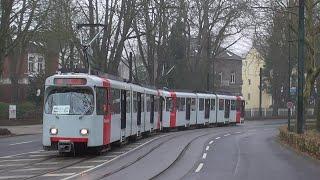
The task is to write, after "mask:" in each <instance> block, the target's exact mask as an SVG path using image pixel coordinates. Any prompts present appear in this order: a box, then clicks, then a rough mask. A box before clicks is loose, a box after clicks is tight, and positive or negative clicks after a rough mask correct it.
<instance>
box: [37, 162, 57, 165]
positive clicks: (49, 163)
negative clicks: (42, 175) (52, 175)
mask: <svg viewBox="0 0 320 180" xmlns="http://www.w3.org/2000/svg"><path fill="white" fill-rule="evenodd" d="M55 164H59V163H58V162H42V163H37V165H55Z"/></svg>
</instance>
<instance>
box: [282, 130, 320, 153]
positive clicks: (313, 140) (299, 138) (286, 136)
mask: <svg viewBox="0 0 320 180" xmlns="http://www.w3.org/2000/svg"><path fill="white" fill-rule="evenodd" d="M279 130H280V133H279V138H280V140H281V141H283V142H285V143H287V144H289V145H290V146H292V147H293V148H295V149H297V150H299V151H301V152H306V153H308V154H310V155H311V156H314V157H316V158H318V159H320V134H319V133H318V132H316V131H315V130H312V131H306V132H305V133H304V134H297V133H295V132H289V131H288V129H287V127H286V126H284V127H281V128H280V129H279Z"/></svg>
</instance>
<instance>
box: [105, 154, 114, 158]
mask: <svg viewBox="0 0 320 180" xmlns="http://www.w3.org/2000/svg"><path fill="white" fill-rule="evenodd" d="M103 157H106V158H114V157H116V155H113V156H110V155H109V156H103Z"/></svg>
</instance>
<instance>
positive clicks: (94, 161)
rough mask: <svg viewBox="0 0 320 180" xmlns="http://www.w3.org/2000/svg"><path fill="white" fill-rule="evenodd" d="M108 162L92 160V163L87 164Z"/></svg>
mask: <svg viewBox="0 0 320 180" xmlns="http://www.w3.org/2000/svg"><path fill="white" fill-rule="evenodd" d="M106 161H108V160H93V161H88V162H89V163H91V162H92V163H103V162H106Z"/></svg>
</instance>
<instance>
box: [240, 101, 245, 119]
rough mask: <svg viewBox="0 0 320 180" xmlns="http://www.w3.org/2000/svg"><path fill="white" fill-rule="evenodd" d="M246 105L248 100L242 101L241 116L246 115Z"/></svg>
mask: <svg viewBox="0 0 320 180" xmlns="http://www.w3.org/2000/svg"><path fill="white" fill-rule="evenodd" d="M245 106H246V102H245V101H243V100H242V101H241V117H242V118H244V116H245V111H244V110H245Z"/></svg>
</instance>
